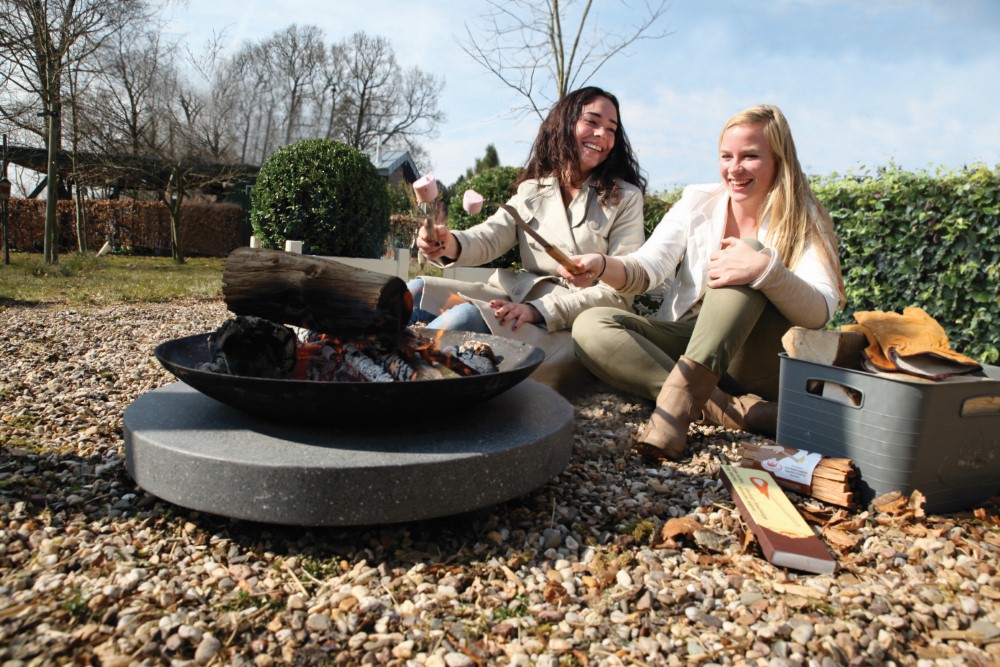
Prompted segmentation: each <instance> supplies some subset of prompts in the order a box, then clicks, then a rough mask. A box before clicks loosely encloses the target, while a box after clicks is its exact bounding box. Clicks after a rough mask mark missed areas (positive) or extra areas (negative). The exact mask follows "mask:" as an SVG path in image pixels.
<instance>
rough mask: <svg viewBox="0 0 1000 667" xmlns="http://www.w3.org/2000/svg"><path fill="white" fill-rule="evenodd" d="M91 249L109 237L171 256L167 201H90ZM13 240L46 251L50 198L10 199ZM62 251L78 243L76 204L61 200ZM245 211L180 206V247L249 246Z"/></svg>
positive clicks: (222, 250) (206, 252)
mask: <svg viewBox="0 0 1000 667" xmlns="http://www.w3.org/2000/svg"><path fill="white" fill-rule="evenodd" d="M84 208H85V211H86V216H87V218H86V219H87V223H86V224H87V248H88V249H89V250H91V251H96V250H98V249H100V247H101V246H103V245H104V243H105V242H106V241H110V242H111V245H112V248H113V249H114V251H115V252H123V253H127V254H132V255H165V256H169V255H170V214H169V212H168V211H167V207H166V205H164V204H163V203H162V202H150V201H137V200H134V199H88V200H85V203H84ZM9 210H10V216H9V221H10V222H9V224H8V242H9V244H10V248H11V250H19V251H23V252H41V251H42V246H43V243H44V238H45V200H43V199H19V198H14V199H11V200H10V209H9ZM56 218H57V221H58V225H59V244H58V245H59V247H58V252H60V253H67V252H73V251H75V250H77V248H78V247H79V246H78V244H77V239H76V205H75V204H74V202H72V201H68V200H67V201H59V202H57V206H56ZM244 226H245V223H244V213H243V209H242V208H241V207H240V206H239V205H237V204H229V203H187V204H183V205H182V206H181V228H180V234H181V247H182V248H184V253H185V254H186V255H189V256H192V257H194V256H205V257H224V256H226V255H228V254H229V253H230V252H232V251H233V250H234V249H235V248H238V247H239V246H241V245H245V244H246V242H245V240H244V236H245V233H244Z"/></svg>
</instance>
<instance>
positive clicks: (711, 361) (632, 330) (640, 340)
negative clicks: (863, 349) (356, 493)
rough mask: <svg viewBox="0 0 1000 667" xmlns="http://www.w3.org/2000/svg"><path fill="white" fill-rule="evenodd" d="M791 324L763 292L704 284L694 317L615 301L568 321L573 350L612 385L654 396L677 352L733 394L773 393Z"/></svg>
mask: <svg viewBox="0 0 1000 667" xmlns="http://www.w3.org/2000/svg"><path fill="white" fill-rule="evenodd" d="M790 326H791V324H790V323H789V321H788V320H787V319H785V317H784V316H783V315H782V314H781V313H779V312H778V309H777V308H775V307H774V305H773V304H772V303H771V302H770V301H768V299H767V297H765V296H764V295H763V294H762V293H761V292H759V291H757V290H755V289H751V288H749V287H744V286H739V287H722V288H719V289H708V290H707V291H706V292H705V298H704V299H703V300H702V306H701V310H700V311H699V314H698V318H697V320H695V321H691V322H660V321H655V320H650V319H647V318H645V317H643V316H641V315H636V314H635V313H632V312H629V311H623V310H619V309H617V308H591V309H590V310H586V311H584V312H583V313H581V314H580V315H579V316H578V317H577V318H576V321H575V322H574V323H573V341H574V344H575V347H576V354H577V357H578V358H579V359H580V361H581V363H583V365H584V366H585V367H586V368H587V369H589V370H590V371H591V372H592V373H593V374H594V375H596V376H597V377H599V378H600V379H601V380H603V381H605V382H607V383H608V384H610V385H612V386H613V387H618V388H619V389H624V390H625V391H628V392H630V393H633V394H636V395H639V396H645V397H649V398H652V399H653V400H656V397H657V395H658V394H659V393H660V388H661V387H662V386H663V383H664V381H665V380H666V379H667V375H668V374H669V373H670V371H671V370H672V369H673V367H674V362H675V361H676V360H677V359H678V358H680V357H681V356H682V355H683V356H686V357H688V358H689V359H693V360H694V361H697V362H698V363H700V364H703V365H705V366H707V367H708V368H710V369H712V370H713V371H715V372H716V373H718V374H719V375H720V376H721V379H720V381H719V386H720V387H721V388H722V390H723V391H726V392H728V393H730V394H733V395H735V396H742V395H743V394H748V393H752V394H757V395H759V396H761V397H763V398H765V399H767V400H771V401H773V400H777V399H778V371H779V358H778V353H779V352H781V351H782V345H781V337H782V336H783V335H784V333H785V332H786V331H788V329H789V327H790Z"/></svg>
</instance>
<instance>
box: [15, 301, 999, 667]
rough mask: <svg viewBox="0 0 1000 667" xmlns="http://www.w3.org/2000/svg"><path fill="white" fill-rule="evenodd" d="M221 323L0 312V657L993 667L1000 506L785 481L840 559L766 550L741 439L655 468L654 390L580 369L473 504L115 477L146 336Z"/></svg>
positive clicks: (194, 317) (701, 447)
mask: <svg viewBox="0 0 1000 667" xmlns="http://www.w3.org/2000/svg"><path fill="white" fill-rule="evenodd" d="M226 315H227V313H226V310H225V307H224V304H222V302H221V301H190V302H180V303H170V304H143V305H119V306H112V307H93V308H74V309H70V310H67V309H66V308H65V307H56V306H30V305H20V304H19V305H13V306H6V307H3V306H0V420H2V421H0V665H2V666H3V667H11V666H14V665H36V664H38V665H42V664H67V663H72V664H80V665H83V664H87V665H129V664H140V665H189V664H197V665H207V664H216V665H224V664H236V665H250V664H254V665H261V666H264V665H271V664H301V665H312V664H328V665H357V664H390V665H426V666H428V667H466V666H469V667H471V666H474V665H493V664H498V665H543V666H545V667H557V666H558V667H562V666H572V665H581V666H582V665H588V666H589V665H686V664H699V665H774V666H780V665H821V666H824V667H825V666H827V665H848V664H850V665H879V664H885V665H921V666H928V667H929V666H931V665H988V664H998V663H1000V572H998V563H1000V559H998V550H1000V519H998V513H997V509H996V507H995V506H993V505H987V506H985V507H984V508H980V509H978V510H976V511H970V512H967V513H962V514H955V515H948V516H926V517H925V516H923V513H922V512H921V511H919V507H916V508H914V507H911V506H909V505H908V504H907V500H908V499H906V498H901V499H898V501H897V502H888V501H887V502H885V503H883V504H880V505H879V506H878V508H877V509H876V508H874V507H872V508H867V509H865V510H863V511H855V512H845V511H838V510H837V508H834V507H830V506H824V505H823V504H821V503H819V502H817V501H815V500H812V499H808V498H804V497H801V496H791V497H792V499H793V501H794V502H795V503H796V505H797V506H798V507H799V509H800V510H802V511H803V512H804V513H805V514H806V515H807V517H808V518H809V519H810V520H812V521H813V522H814V523H816V524H817V525H819V526H821V527H824V526H825V527H826V528H827V529H828V530H830V531H832V532H830V533H829V534H830V535H833V534H834V533H836V534H837V535H839V536H840V538H839V539H838V540H837V542H836V543H837V544H838V546H839V548H840V553H839V568H838V571H837V572H836V573H835V574H834V575H807V574H802V573H796V572H794V571H790V570H784V569H782V568H776V567H774V566H772V565H770V564H769V563H767V561H765V560H764V559H763V558H762V557H761V556H760V552H759V550H758V549H757V547H756V545H754V544H752V543H751V544H749V545H746V546H744V545H743V543H742V541H741V540H739V539H738V535H739V520H738V515H737V513H736V512H735V510H734V507H733V503H732V501H731V499H730V498H729V495H728V493H727V492H726V491H725V489H724V488H722V487H721V485H720V483H719V481H718V467H719V464H720V462H728V461H732V460H734V458H735V445H734V443H736V442H737V441H738V440H740V439H743V438H750V437H752V436H748V435H746V434H743V433H734V432H723V431H715V430H712V429H704V430H702V431H700V434H699V437H695V438H693V439H692V442H693V456H692V457H690V458H688V459H686V460H684V461H682V462H681V463H679V464H676V465H671V466H664V467H662V468H658V469H657V468H650V467H647V466H645V465H643V464H642V463H641V462H640V460H639V459H637V458H636V457H635V456H634V455H632V454H630V453H629V452H628V442H629V438H630V436H631V435H632V434H633V433H634V432H635V430H636V429H637V428H638V427H639V426H640V425H641V424H642V422H643V421H644V419H645V418H646V417H647V416H648V414H649V409H650V405H649V404H648V403H646V402H642V401H637V400H635V399H632V398H630V397H628V396H625V395H623V394H620V393H617V392H613V391H608V390H607V388H606V387H604V386H601V385H598V384H596V383H595V384H594V385H593V386H591V387H588V388H586V391H581V392H580V394H579V395H578V396H575V397H573V404H574V407H575V410H576V421H575V429H576V430H575V435H574V438H575V443H574V451H573V456H572V459H571V461H570V465H569V467H568V468H567V469H566V470H565V471H564V472H563V473H562V474H560V475H559V476H558V477H556V478H555V479H553V480H551V481H550V482H549V483H548V484H546V485H545V486H544V487H542V488H540V489H538V490H537V491H536V492H534V493H532V494H530V495H528V496H526V497H524V498H520V499H517V500H514V501H510V502H507V503H504V504H502V505H499V506H496V507H492V508H489V509H486V510H481V511H478V512H474V513H470V514H467V515H461V516H457V517H448V518H446V519H440V520H434V521H425V522H419V523H413V524H405V525H394V526H381V527H366V528H356V529H317V530H307V529H301V528H294V529H292V528H284V527H277V526H267V525H260V524H252V523H245V522H236V521H230V520H228V519H225V518H221V517H216V516H210V515H206V514H200V513H197V512H192V511H189V510H186V509H183V508H180V507H177V506H174V505H171V504H169V503H166V502H163V501H160V500H158V499H157V498H155V497H152V496H150V495H148V494H146V493H145V492H143V491H142V490H141V489H139V488H137V487H136V485H135V484H134V483H133V482H132V480H131V479H130V478H129V476H128V474H127V473H126V470H125V466H124V452H123V446H122V413H123V411H124V409H125V408H126V407H127V406H128V405H129V404H130V403H131V402H132V401H134V400H135V399H136V398H137V397H139V396H140V395H142V394H143V393H145V392H148V391H150V390H151V389H154V388H156V387H158V386H161V385H163V384H166V383H168V382H172V381H173V377H172V376H170V375H169V374H168V373H166V372H165V371H164V370H163V369H162V368H161V367H160V366H159V364H158V363H157V362H156V360H155V358H154V357H153V356H152V354H151V350H152V348H153V346H154V345H156V344H157V343H159V342H162V341H164V340H167V339H169V338H175V337H178V336H182V335H187V334H190V333H198V332H203V331H210V330H213V329H215V327H217V326H218V325H219V324H220V323H221V322H222V321H223V320H224V319H225V318H226ZM671 519H681V520H680V521H672V522H670V523H669V524H668V521H669V520H671ZM692 521H693V522H696V523H692ZM675 528H677V530H679V532H676V531H675Z"/></svg>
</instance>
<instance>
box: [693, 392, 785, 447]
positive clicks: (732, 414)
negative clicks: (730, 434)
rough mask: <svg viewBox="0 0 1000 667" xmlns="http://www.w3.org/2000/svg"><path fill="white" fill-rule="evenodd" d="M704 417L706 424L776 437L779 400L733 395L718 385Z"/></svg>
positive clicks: (753, 395) (749, 395)
mask: <svg viewBox="0 0 1000 667" xmlns="http://www.w3.org/2000/svg"><path fill="white" fill-rule="evenodd" d="M701 419H702V421H703V422H705V423H706V424H711V425H712V426H721V427H722V428H729V429H734V430H737V431H748V432H750V433H758V434H760V435H769V436H771V437H774V435H775V433H777V431H778V402H777V401H765V400H764V399H763V398H761V397H760V396H757V395H756V394H745V395H743V396H730V395H729V394H727V393H726V392H724V391H722V390H721V389H719V388H718V387H716V389H715V391H713V392H712V395H711V397H709V399H708V402H707V403H705V408H704V410H702V413H701Z"/></svg>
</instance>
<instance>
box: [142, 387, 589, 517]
mask: <svg viewBox="0 0 1000 667" xmlns="http://www.w3.org/2000/svg"><path fill="white" fill-rule="evenodd" d="M428 409H430V410H434V411H435V412H436V413H437V414H438V415H439V416H438V417H436V418H433V419H430V420H421V421H417V422H411V421H408V420H407V421H404V420H400V419H394V418H393V415H392V414H386V415H384V417H383V418H381V419H377V420H373V421H371V422H370V423H367V424H364V425H354V424H348V425H344V424H343V422H345V421H348V422H349V421H350V420H345V418H344V417H343V416H341V417H338V413H337V406H336V405H331V406H330V417H329V423H328V424H325V425H298V424H294V423H286V422H279V421H269V420H265V419H261V418H258V417H256V416H254V415H252V414H250V413H247V412H243V411H240V410H237V409H235V408H232V407H229V406H227V405H225V404H223V403H220V402H218V401H216V400H214V399H212V398H209V397H208V396H206V395H204V394H202V393H201V392H198V391H197V390H195V389H192V388H191V387H189V386H188V385H186V384H184V383H182V382H175V383H173V384H170V385H166V386H164V387H161V388H159V389H156V390H155V391H152V392H149V393H148V394H145V395H143V396H141V397H140V398H138V399H137V400H136V401H135V402H134V403H132V404H131V405H130V406H129V407H128V408H127V409H126V410H125V416H124V422H125V461H126V466H127V468H128V472H129V474H130V475H131V476H132V478H133V479H134V480H135V482H136V483H137V484H138V485H139V486H140V487H142V488H143V489H144V490H146V491H147V492H149V493H151V494H153V495H155V496H157V497H159V498H162V499H164V500H168V501H170V502H172V503H175V504H177V505H180V506H182V507H187V508H190V509H196V510H200V511H204V512H210V513H212V514H219V515H222V516H228V517H233V518H237V519H245V520H250V521H260V522H264V523H278V524H290V525H308V526H348V525H371V524H384V523H396V522H402V521H413V520H419V519H427V518H433V517H439V516H446V515H449V514H457V513H461V512H467V511H470V510H473V509H478V508H481V507H486V506H489V505H494V504H496V503H499V502H502V501H505V500H509V499H511V498H515V497H518V496H521V495H524V494H527V493H528V492H530V491H532V490H533V489H535V488H537V487H539V486H541V485H542V484H544V483H545V482H546V481H547V480H549V479H550V478H551V477H553V476H554V475H557V474H558V473H559V472H561V471H562V470H563V469H564V468H565V467H566V464H567V463H568V462H569V456H570V452H571V450H572V446H573V408H572V406H571V405H570V404H569V403H568V402H567V401H566V400H565V399H564V398H563V397H562V396H560V395H559V394H558V393H556V392H555V391H553V390H552V389H550V388H548V387H546V386H544V385H542V384H539V383H537V382H534V381H532V380H525V381H523V382H521V383H519V384H518V385H516V386H515V387H513V388H512V389H509V390H508V391H506V392H504V393H503V394H501V395H499V396H497V397H496V398H493V399H491V400H489V401H486V402H484V403H480V404H478V405H476V406H475V407H474V408H471V409H466V410H463V411H462V412H460V413H455V414H449V412H448V407H447V406H442V405H433V406H428Z"/></svg>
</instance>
